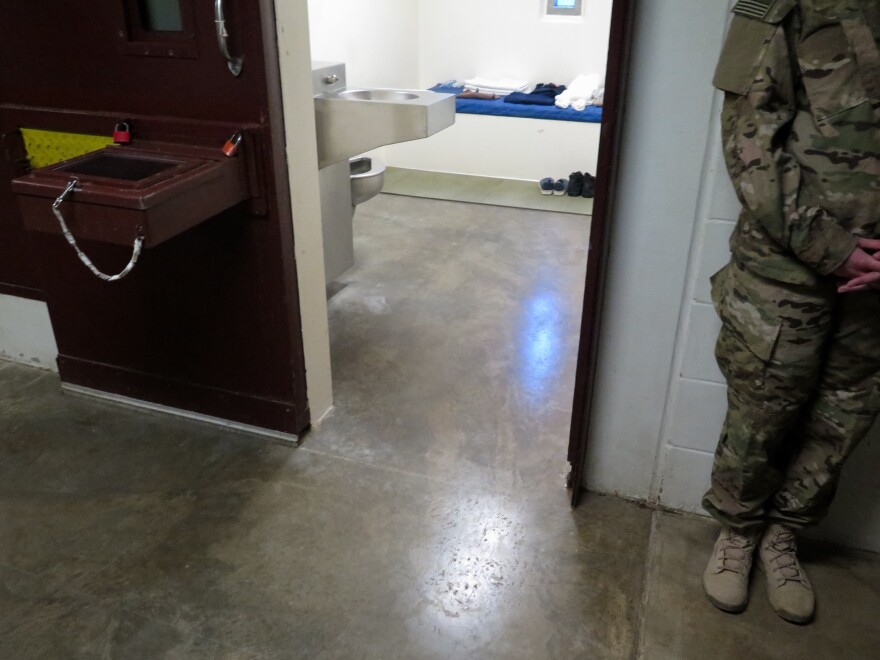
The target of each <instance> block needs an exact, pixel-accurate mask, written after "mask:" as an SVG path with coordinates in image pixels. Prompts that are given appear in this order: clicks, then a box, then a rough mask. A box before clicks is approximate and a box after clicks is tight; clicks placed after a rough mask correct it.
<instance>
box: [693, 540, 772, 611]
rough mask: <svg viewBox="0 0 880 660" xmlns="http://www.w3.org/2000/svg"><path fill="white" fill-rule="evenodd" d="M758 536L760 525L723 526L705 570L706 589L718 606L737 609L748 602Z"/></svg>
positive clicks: (741, 609) (729, 609) (704, 581)
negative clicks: (741, 529)
mask: <svg viewBox="0 0 880 660" xmlns="http://www.w3.org/2000/svg"><path fill="white" fill-rule="evenodd" d="M759 536H760V530H757V529H756V530H743V531H740V530H736V529H733V528H732V527H725V528H724V529H722V530H721V534H720V535H719V536H718V540H717V541H715V549H714V550H713V551H712V556H711V557H710V558H709V565H708V566H706V570H705V572H704V573H703V589H705V591H706V595H707V596H708V597H709V600H710V601H712V604H713V605H714V606H715V607H717V608H718V609H721V610H724V611H725V612H733V613H737V612H742V611H743V610H744V609H746V605H748V604H749V573H750V572H751V570H752V556H753V555H754V554H755V546H756V545H757V543H758V537H759Z"/></svg>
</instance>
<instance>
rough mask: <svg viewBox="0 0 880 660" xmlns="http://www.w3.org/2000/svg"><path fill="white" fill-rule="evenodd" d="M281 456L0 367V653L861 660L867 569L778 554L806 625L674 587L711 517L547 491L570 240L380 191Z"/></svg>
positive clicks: (559, 446) (542, 217) (878, 601)
mask: <svg viewBox="0 0 880 660" xmlns="http://www.w3.org/2000/svg"><path fill="white" fill-rule="evenodd" d="M356 230H357V246H356V247H357V251H358V265H357V266H356V267H355V268H354V269H353V270H352V271H350V272H349V273H347V274H346V276H345V277H344V278H343V281H342V282H340V283H339V287H338V288H339V291H338V293H336V295H335V296H334V297H333V298H332V300H331V301H330V314H331V334H332V337H331V339H332V348H333V357H334V372H335V386H336V399H337V407H336V409H335V411H334V412H333V413H332V414H331V415H330V416H329V417H328V418H327V419H326V420H325V421H324V422H323V423H322V424H321V425H320V426H319V427H318V428H316V429H314V430H313V431H312V432H311V433H310V434H308V435H307V436H306V437H304V438H303V443H302V445H301V446H300V447H299V448H296V449H294V448H291V447H287V446H282V445H278V444H272V443H270V442H267V441H264V440H259V439H253V438H249V437H245V436H240V435H235V434H233V433H229V432H223V431H218V430H216V429H213V428H210V427H206V426H202V425H199V424H196V423H193V422H188V421H185V420H178V419H172V418H167V417H162V416H158V415H152V414H143V413H140V412H135V411H130V410H126V409H121V408H116V407H113V406H110V405H108V404H105V403H100V402H94V401H90V400H85V399H79V398H74V397H71V396H67V395H62V394H61V393H60V392H59V384H58V380H57V378H56V377H55V376H54V375H52V374H49V373H45V372H41V371H36V370H33V369H31V368H27V367H22V366H18V365H12V364H8V363H0V658H2V659H3V660H6V659H7V658H9V659H15V660H18V659H27V658H39V659H41V660H42V659H45V658H51V659H54V658H59V659H65V660H66V659H68V658H84V659H85V658H89V659H91V658H123V659H126V660H129V659H137V658H186V659H189V658H234V659H238V658H282V659H285V658H319V659H324V658H341V659H348V658H369V659H372V658H380V659H386V658H402V659H410V658H412V659H419V658H438V659H439V658H443V659H446V658H467V659H472V658H523V659H538V658H588V659H592V658H598V659H604V658H645V659H646V660H654V659H665V658H669V659H679V658H694V659H703V658H712V659H713V660H717V659H723V658H742V657H748V658H750V660H758V659H763V658H767V659H771V658H774V659H775V658H806V657H809V658H834V659H837V658H871V657H877V651H878V649H880V630H878V628H877V626H876V625H875V617H876V613H877V612H878V611H880V562H878V560H877V558H876V557H873V556H871V555H863V554H854V553H847V552H844V551H839V550H834V549H829V548H823V547H816V548H808V550H809V552H808V553H807V555H806V558H807V561H808V565H809V567H810V569H811V576H812V577H813V580H814V582H815V584H816V588H817V591H818V593H819V596H820V604H821V605H820V610H819V617H818V620H817V621H816V622H815V623H814V624H813V625H812V626H808V627H797V626H792V625H790V624H786V623H784V622H783V621H781V620H779V619H778V618H777V617H776V616H775V615H774V614H773V612H772V611H771V610H770V608H769V606H768V605H767V603H766V599H765V598H764V596H763V594H762V593H761V588H762V586H763V585H762V583H761V581H760V579H758V578H756V581H755V582H756V584H755V597H754V600H753V603H752V604H751V606H750V607H749V609H748V611H747V612H746V613H745V614H743V615H740V616H730V615H725V614H722V613H721V612H718V611H717V610H715V609H714V608H713V607H712V606H711V605H709V604H708V602H707V601H706V600H705V598H704V597H703V595H702V593H701V590H700V584H699V579H700V578H699V576H700V572H701V571H702V568H703V564H704V561H705V559H706V553H707V552H708V549H709V548H710V547H711V544H712V541H713V535H714V528H713V526H712V524H711V523H709V522H707V521H705V520H703V519H699V518H694V517H683V516H677V515H674V514H669V513H661V512H654V511H651V510H649V509H647V508H644V507H642V506H639V505H637V504H633V503H630V502H626V501H623V500H620V499H617V498H613V497H600V496H596V495H590V496H588V497H587V498H586V500H585V502H584V504H583V505H582V506H581V507H580V508H579V509H577V510H575V511H572V510H571V509H570V507H569V506H568V503H567V501H568V493H567V491H566V490H565V489H564V486H563V484H564V475H565V472H566V469H567V466H566V463H565V460H564V458H565V447H566V442H567V429H568V417H569V414H570V413H569V410H570V398H571V386H572V380H573V371H572V369H573V356H574V351H575V347H576V332H577V323H578V319H577V313H576V310H577V307H578V305H577V303H578V301H579V298H580V296H581V293H582V292H581V290H580V288H579V286H580V285H579V283H580V282H582V280H583V268H584V260H585V252H584V248H585V244H586V235H587V227H586V226H585V224H584V222H583V220H582V219H581V218H578V216H575V215H553V214H546V213H539V212H528V211H511V210H510V209H500V208H494V207H490V206H473V205H467V204H456V203H450V202H436V201H430V200H423V199H408V198H405V197H393V196H386V195H383V196H380V197H378V198H377V199H375V200H373V201H371V202H369V203H368V204H366V205H364V206H363V207H362V208H361V209H360V210H359V211H358V214H357V220H356Z"/></svg>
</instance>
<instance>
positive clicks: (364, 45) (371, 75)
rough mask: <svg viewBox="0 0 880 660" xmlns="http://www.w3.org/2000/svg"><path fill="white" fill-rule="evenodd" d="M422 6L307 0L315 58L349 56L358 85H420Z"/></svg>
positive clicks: (398, 0)
mask: <svg viewBox="0 0 880 660" xmlns="http://www.w3.org/2000/svg"><path fill="white" fill-rule="evenodd" d="M283 4H284V3H280V2H279V3H278V5H279V6H281V5H283ZM438 4H439V3H438ZM419 8H420V3H419V2H412V1H411V0H410V1H407V0H308V11H309V22H308V25H309V29H310V33H311V35H310V40H311V51H312V59H314V60H325V61H328V62H344V63H345V68H346V75H347V78H348V81H349V84H350V85H353V86H359V87H394V88H404V89H408V88H418V87H419Z"/></svg>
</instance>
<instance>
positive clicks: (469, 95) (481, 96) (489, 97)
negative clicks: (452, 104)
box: [456, 91, 498, 101]
mask: <svg viewBox="0 0 880 660" xmlns="http://www.w3.org/2000/svg"><path fill="white" fill-rule="evenodd" d="M456 97H457V98H460V99H477V100H479V101H494V100H495V99H497V98H498V95H497V94H490V93H488V92H468V91H464V92H462V93H461V94H456Z"/></svg>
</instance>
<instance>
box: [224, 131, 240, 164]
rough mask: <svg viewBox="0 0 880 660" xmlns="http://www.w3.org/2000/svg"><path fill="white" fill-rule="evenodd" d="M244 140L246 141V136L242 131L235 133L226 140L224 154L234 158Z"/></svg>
mask: <svg viewBox="0 0 880 660" xmlns="http://www.w3.org/2000/svg"><path fill="white" fill-rule="evenodd" d="M242 139H244V136H243V135H242V134H241V131H239V132H237V133H234V134H233V135H232V137H231V138H229V139H228V140H226V144H224V145H223V153H224V154H226V155H227V156H228V157H230V158H232V157H233V156H234V155H235V153H236V152H237V151H238V145H240V144H241V141H242Z"/></svg>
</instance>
